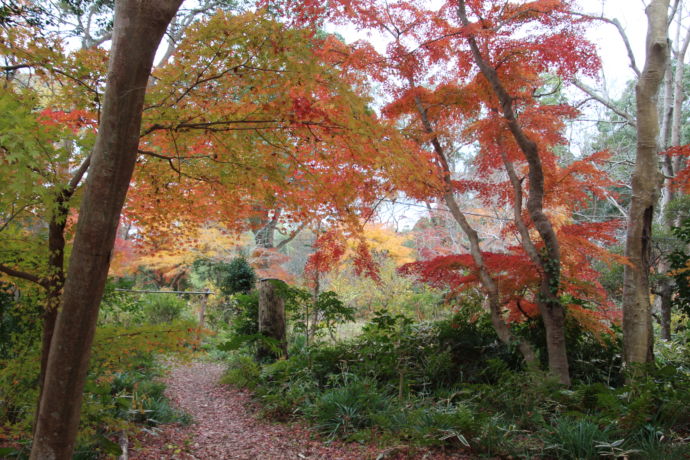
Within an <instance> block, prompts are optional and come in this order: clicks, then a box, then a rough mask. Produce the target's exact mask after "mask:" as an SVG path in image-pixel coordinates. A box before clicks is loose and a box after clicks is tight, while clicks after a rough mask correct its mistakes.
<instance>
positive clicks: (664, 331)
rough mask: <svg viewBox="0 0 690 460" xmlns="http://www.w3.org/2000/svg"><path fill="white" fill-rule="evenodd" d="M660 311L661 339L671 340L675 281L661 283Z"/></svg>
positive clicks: (659, 292) (659, 293)
mask: <svg viewBox="0 0 690 460" xmlns="http://www.w3.org/2000/svg"><path fill="white" fill-rule="evenodd" d="M657 295H658V296H659V310H660V313H661V316H660V318H659V323H660V326H661V338H662V339H664V340H671V302H672V299H673V281H672V280H670V279H666V280H664V281H663V282H662V283H661V286H660V288H659V291H658V292H657Z"/></svg>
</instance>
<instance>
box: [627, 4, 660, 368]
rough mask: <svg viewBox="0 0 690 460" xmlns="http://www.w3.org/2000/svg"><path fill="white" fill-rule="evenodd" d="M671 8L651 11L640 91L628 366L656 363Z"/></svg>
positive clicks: (629, 237)
mask: <svg viewBox="0 0 690 460" xmlns="http://www.w3.org/2000/svg"><path fill="white" fill-rule="evenodd" d="M668 7H669V0H653V1H652V2H651V3H650V4H649V6H648V7H647V20H648V25H649V28H648V30H647V56H646V62H645V66H644V69H643V71H642V74H641V75H640V78H639V81H638V83H637V87H636V95H637V156H636V161H635V171H634V173H633V177H632V201H631V204H630V213H629V218H628V229H627V234H626V241H625V255H626V257H627V258H628V260H629V262H630V265H626V266H625V271H624V275H623V343H624V357H625V362H626V364H627V365H631V364H636V363H646V362H649V361H651V360H652V359H653V353H652V347H653V336H652V315H651V303H650V300H649V292H650V289H649V270H650V260H649V259H650V242H651V236H652V219H653V218H654V206H655V205H656V202H657V199H658V197H659V189H660V186H661V181H662V177H661V175H660V174H659V167H658V159H657V153H658V142H657V136H658V135H659V117H658V108H657V93H658V91H659V86H660V85H661V82H662V79H663V77H664V71H665V69H666V61H667V59H668V22H667V20H668Z"/></svg>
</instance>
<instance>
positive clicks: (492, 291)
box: [409, 80, 538, 367]
mask: <svg viewBox="0 0 690 460" xmlns="http://www.w3.org/2000/svg"><path fill="white" fill-rule="evenodd" d="M409 83H410V88H414V82H413V81H412V80H410V82H409ZM415 104H416V106H417V112H418V114H419V116H420V119H421V121H422V125H423V126H424V130H425V131H426V132H427V133H428V134H432V135H433V134H434V128H433V125H432V124H431V120H429V116H428V113H427V110H426V107H424V105H423V104H422V101H421V99H420V98H419V96H416V97H415ZM431 144H432V146H433V148H434V152H435V153H436V156H437V157H438V160H439V162H440V163H441V165H442V170H443V171H442V172H443V174H444V181H445V185H446V192H445V193H444V195H443V199H444V201H445V203H446V206H448V209H449V210H450V213H451V215H452V216H453V219H455V221H456V222H457V223H458V225H460V228H462V231H463V232H464V233H465V235H467V239H468V240H469V241H470V255H471V256H472V261H473V262H474V265H475V266H476V267H477V271H478V272H479V281H480V283H481V286H482V288H483V290H484V292H485V293H486V296H487V300H488V304H489V312H490V315H491V324H492V325H493V327H494V330H495V331H496V335H498V338H499V339H500V340H501V342H503V343H504V344H505V345H507V346H511V345H513V344H515V343H516V344H517V346H518V349H519V350H520V352H521V353H522V357H523V358H524V359H525V362H526V363H527V365H528V366H530V367H536V366H537V365H538V364H537V356H536V354H535V352H534V349H533V348H532V346H531V345H530V344H529V343H528V342H526V341H524V340H516V339H515V338H514V337H513V335H512V334H511V332H510V328H509V327H508V325H507V324H506V322H505V320H504V319H503V308H502V305H501V296H500V293H499V290H498V284H496V281H495V280H494V279H493V277H492V276H491V274H490V273H489V270H488V269H487V268H486V264H485V263H484V255H483V254H482V251H481V244H480V242H479V235H478V234H477V231H476V230H475V229H474V228H472V226H471V225H470V223H469V222H468V221H467V218H466V217H465V214H464V213H463V212H462V210H460V206H458V203H457V201H456V200H455V196H454V195H453V185H452V182H451V170H450V166H449V165H448V161H447V159H446V155H445V152H444V150H443V146H442V145H441V143H440V142H439V140H438V138H437V137H436V136H435V135H434V137H432V139H431Z"/></svg>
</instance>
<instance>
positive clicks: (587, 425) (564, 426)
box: [545, 417, 609, 460]
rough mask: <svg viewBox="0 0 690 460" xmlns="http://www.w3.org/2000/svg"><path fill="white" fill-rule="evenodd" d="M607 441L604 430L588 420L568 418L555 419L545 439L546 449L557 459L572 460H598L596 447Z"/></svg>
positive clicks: (605, 430) (607, 437) (606, 434)
mask: <svg viewBox="0 0 690 460" xmlns="http://www.w3.org/2000/svg"><path fill="white" fill-rule="evenodd" d="M608 440H609V436H608V430H607V429H606V428H604V429H602V428H601V427H600V426H599V425H597V424H596V423H593V422H592V421H590V420H588V419H580V420H576V419H572V418H569V417H559V418H557V419H555V420H554V421H553V422H552V429H551V430H550V431H549V432H547V435H546V438H545V441H546V443H547V445H546V449H547V450H551V451H554V452H557V453H556V457H557V458H563V459H574V460H589V459H592V460H595V459H598V458H600V454H599V449H598V448H597V445H599V444H601V443H606V442H608Z"/></svg>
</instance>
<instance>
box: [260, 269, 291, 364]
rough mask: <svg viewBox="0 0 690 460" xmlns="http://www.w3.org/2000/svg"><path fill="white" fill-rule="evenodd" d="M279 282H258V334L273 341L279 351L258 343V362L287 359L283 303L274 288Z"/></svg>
mask: <svg viewBox="0 0 690 460" xmlns="http://www.w3.org/2000/svg"><path fill="white" fill-rule="evenodd" d="M279 282H280V281H279V280H274V279H262V280H261V281H259V333H260V334H262V335H264V336H265V337H268V338H270V339H273V340H275V341H276V342H277V344H278V348H279V349H280V351H277V350H274V349H272V348H271V347H269V346H266V344H262V343H259V346H258V347H257V351H256V359H257V360H258V361H265V360H267V359H269V360H275V359H278V358H280V357H287V340H286V336H285V302H284V301H283V298H282V297H281V296H280V293H279V292H278V289H277V287H276V283H279Z"/></svg>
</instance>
